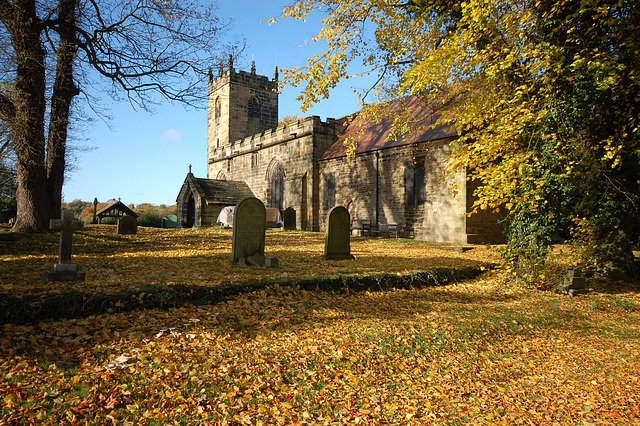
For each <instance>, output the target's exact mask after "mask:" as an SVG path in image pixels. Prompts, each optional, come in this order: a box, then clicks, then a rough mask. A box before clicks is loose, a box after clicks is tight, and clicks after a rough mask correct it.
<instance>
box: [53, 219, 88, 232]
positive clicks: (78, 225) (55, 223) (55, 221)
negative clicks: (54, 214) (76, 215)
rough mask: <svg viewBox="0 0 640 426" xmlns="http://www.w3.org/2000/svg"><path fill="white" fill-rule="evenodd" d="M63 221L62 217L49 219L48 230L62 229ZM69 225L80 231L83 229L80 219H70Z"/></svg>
mask: <svg viewBox="0 0 640 426" xmlns="http://www.w3.org/2000/svg"><path fill="white" fill-rule="evenodd" d="M63 223H64V219H49V230H50V231H60V230H62V225H63ZM71 227H72V228H73V230H74V231H80V230H81V229H84V222H82V221H81V220H76V219H73V220H72V221H71Z"/></svg>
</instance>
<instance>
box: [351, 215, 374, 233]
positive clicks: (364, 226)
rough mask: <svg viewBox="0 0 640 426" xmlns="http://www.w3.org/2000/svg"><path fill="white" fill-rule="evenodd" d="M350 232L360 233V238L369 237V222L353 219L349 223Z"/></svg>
mask: <svg viewBox="0 0 640 426" xmlns="http://www.w3.org/2000/svg"><path fill="white" fill-rule="evenodd" d="M351 231H352V232H353V231H360V236H363V237H364V236H365V234H366V235H368V236H371V221H370V220H367V219H354V220H352V221H351Z"/></svg>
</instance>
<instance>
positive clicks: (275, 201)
mask: <svg viewBox="0 0 640 426" xmlns="http://www.w3.org/2000/svg"><path fill="white" fill-rule="evenodd" d="M267 203H268V207H269V208H277V209H280V211H281V212H282V211H283V209H284V169H283V168H282V166H281V165H280V163H279V162H278V160H276V159H275V158H274V159H273V160H271V163H270V164H269V167H268V169H267Z"/></svg>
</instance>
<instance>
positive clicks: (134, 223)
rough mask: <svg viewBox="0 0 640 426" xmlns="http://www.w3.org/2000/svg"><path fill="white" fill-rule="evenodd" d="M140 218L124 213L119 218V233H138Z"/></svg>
mask: <svg viewBox="0 0 640 426" xmlns="http://www.w3.org/2000/svg"><path fill="white" fill-rule="evenodd" d="M137 233H138V219H136V218H135V217H133V216H129V215H124V216H122V217H121V218H120V219H118V235H126V234H137Z"/></svg>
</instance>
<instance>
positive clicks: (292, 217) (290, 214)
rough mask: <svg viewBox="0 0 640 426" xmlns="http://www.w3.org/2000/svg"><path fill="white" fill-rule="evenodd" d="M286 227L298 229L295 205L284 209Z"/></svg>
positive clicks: (290, 229)
mask: <svg viewBox="0 0 640 426" xmlns="http://www.w3.org/2000/svg"><path fill="white" fill-rule="evenodd" d="M282 219H283V221H284V229H286V230H288V231H292V230H295V229H296V210H295V209H294V208H293V207H287V208H286V209H284V214H283V218H282Z"/></svg>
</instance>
